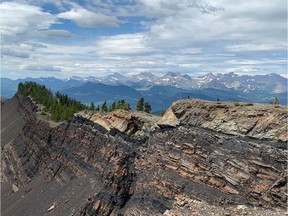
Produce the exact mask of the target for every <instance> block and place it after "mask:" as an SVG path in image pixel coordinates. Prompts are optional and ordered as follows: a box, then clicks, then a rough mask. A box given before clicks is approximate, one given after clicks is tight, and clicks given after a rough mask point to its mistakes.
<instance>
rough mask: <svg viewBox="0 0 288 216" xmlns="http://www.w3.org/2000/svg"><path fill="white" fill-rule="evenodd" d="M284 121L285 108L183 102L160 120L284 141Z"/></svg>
mask: <svg viewBox="0 0 288 216" xmlns="http://www.w3.org/2000/svg"><path fill="white" fill-rule="evenodd" d="M287 119H288V115H287V107H286V106H280V107H278V108H275V107H274V105H270V104H254V105H253V104H246V103H232V102H231V103H215V102H208V101H205V102H204V101H201V100H182V101H177V102H175V103H174V104H173V105H172V106H171V107H170V108H169V110H168V111H167V112H166V114H165V115H164V117H163V120H162V121H164V122H165V121H168V122H169V121H170V122H171V123H172V124H173V123H174V124H179V125H191V126H197V127H202V128H207V129H212V130H214V131H219V132H222V133H226V134H235V135H243V136H249V137H254V138H259V139H274V140H280V141H283V142H287V139H288V136H287Z"/></svg>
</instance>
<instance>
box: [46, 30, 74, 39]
mask: <svg viewBox="0 0 288 216" xmlns="http://www.w3.org/2000/svg"><path fill="white" fill-rule="evenodd" d="M41 34H42V35H43V36H45V37H48V38H69V37H72V34H71V32H69V31H67V30H62V29H50V30H46V31H41Z"/></svg>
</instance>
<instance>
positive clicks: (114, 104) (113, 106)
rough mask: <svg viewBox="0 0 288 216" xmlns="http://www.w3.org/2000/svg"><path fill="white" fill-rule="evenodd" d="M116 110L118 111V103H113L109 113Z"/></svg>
mask: <svg viewBox="0 0 288 216" xmlns="http://www.w3.org/2000/svg"><path fill="white" fill-rule="evenodd" d="M116 109H117V107H116V102H115V101H113V103H112V104H111V106H110V107H109V112H112V111H114V110H116Z"/></svg>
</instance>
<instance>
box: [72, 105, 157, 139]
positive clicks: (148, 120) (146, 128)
mask: <svg viewBox="0 0 288 216" xmlns="http://www.w3.org/2000/svg"><path fill="white" fill-rule="evenodd" d="M75 116H76V117H83V118H85V119H88V120H90V121H92V122H94V123H96V124H99V125H101V126H102V127H104V128H105V129H106V130H108V131H110V130H111V129H117V130H118V131H120V132H122V133H125V134H127V135H128V136H130V137H133V138H136V139H139V140H141V139H145V138H148V137H150V136H151V134H152V133H153V132H154V131H156V130H157V129H159V128H160V127H159V126H158V124H157V123H158V122H159V120H160V119H161V118H160V117H159V116H155V115H151V114H148V113H145V112H133V111H127V110H115V111H113V112H109V113H100V112H96V113H94V112H91V111H82V112H79V113H77V114H76V115H75Z"/></svg>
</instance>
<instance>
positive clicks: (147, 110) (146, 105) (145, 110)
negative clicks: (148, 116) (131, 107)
mask: <svg viewBox="0 0 288 216" xmlns="http://www.w3.org/2000/svg"><path fill="white" fill-rule="evenodd" d="M151 111H152V108H151V105H150V104H149V103H148V102H145V103H144V112H146V113H151Z"/></svg>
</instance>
